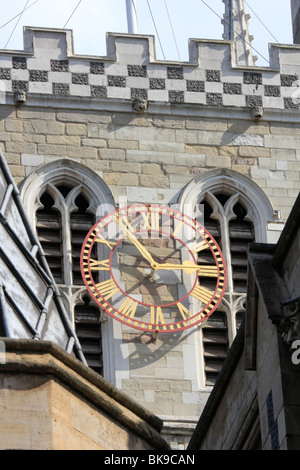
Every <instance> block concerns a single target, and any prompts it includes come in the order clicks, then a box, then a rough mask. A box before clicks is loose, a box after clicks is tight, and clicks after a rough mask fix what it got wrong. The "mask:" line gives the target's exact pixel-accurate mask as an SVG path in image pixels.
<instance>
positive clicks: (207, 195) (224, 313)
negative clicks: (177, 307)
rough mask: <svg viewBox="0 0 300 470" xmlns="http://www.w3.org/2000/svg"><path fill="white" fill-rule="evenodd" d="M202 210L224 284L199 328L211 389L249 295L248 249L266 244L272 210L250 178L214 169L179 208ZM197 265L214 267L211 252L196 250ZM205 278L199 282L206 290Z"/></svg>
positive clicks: (191, 187)
mask: <svg viewBox="0 0 300 470" xmlns="http://www.w3.org/2000/svg"><path fill="white" fill-rule="evenodd" d="M197 205H199V206H198V209H199V207H200V211H202V212H203V222H204V226H205V228H206V229H207V230H208V231H209V232H210V233H211V235H212V236H213V237H214V238H215V240H216V242H217V243H218V244H219V245H220V248H221V250H222V252H223V255H224V258H225V262H226V267H227V274H228V276H227V286H226V292H225V295H224V297H223V300H222V302H221V304H220V305H219V307H218V310H217V311H216V312H214V313H213V314H212V315H211V317H209V319H208V320H207V322H205V323H204V324H203V325H202V327H201V330H200V335H201V343H202V365H203V384H204V385H207V386H211V385H214V383H215V381H216V378H217V376H218V374H219V372H220V370H221V368H222V366H223V363H224V360H225V358H226V356H227V352H228V350H229V348H230V346H231V344H232V342H233V340H234V338H235V335H236V332H237V330H238V328H239V327H240V325H241V323H242V321H243V317H244V312H245V304H246V293H247V266H248V259H247V249H248V244H249V243H252V242H266V239H267V227H268V222H272V220H273V215H274V214H273V209H272V206H271V204H270V202H269V201H268V199H267V197H266V195H265V194H264V193H263V192H262V190H261V189H260V188H259V187H258V186H257V185H256V184H255V183H253V182H252V181H251V180H250V179H249V178H247V177H244V176H243V175H240V174H238V173H236V172H234V171H231V170H225V169H218V170H214V171H210V172H207V174H204V175H201V176H200V177H198V178H196V179H195V180H194V181H193V182H192V183H191V184H190V185H188V186H187V188H186V190H185V191H184V193H183V195H182V199H181V210H182V211H183V212H186V213H188V215H190V216H195V213H196V211H197ZM199 262H200V263H201V264H203V263H206V264H210V263H212V260H211V259H210V255H209V253H206V252H205V251H201V252H199ZM209 282H210V280H209V278H208V279H203V278H201V284H202V285H204V287H208V288H209V287H210V286H209Z"/></svg>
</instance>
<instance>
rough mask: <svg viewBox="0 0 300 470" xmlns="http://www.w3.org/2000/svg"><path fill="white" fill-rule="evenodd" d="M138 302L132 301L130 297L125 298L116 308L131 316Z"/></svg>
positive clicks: (133, 314)
mask: <svg viewBox="0 0 300 470" xmlns="http://www.w3.org/2000/svg"><path fill="white" fill-rule="evenodd" d="M137 306H138V303H137V302H135V301H133V300H132V299H129V298H127V299H125V300H124V302H123V303H122V305H121V307H120V308H119V309H118V311H119V312H120V313H122V314H123V315H125V316H126V317H130V318H133V317H134V316H135V313H136V309H137Z"/></svg>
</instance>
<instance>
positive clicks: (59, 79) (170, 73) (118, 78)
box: [0, 55, 300, 109]
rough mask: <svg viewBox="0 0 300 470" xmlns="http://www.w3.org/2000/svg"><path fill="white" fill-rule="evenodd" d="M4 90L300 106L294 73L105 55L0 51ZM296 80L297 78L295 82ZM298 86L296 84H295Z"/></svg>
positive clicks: (96, 96)
mask: <svg viewBox="0 0 300 470" xmlns="http://www.w3.org/2000/svg"><path fill="white" fill-rule="evenodd" d="M0 63H1V64H2V65H3V66H2V67H0V80H1V81H2V82H3V86H2V90H3V88H4V89H5V90H6V91H11V92H17V91H26V92H28V93H42V94H50V95H55V96H79V97H89V98H91V99H97V98H98V99H103V98H105V99H109V98H113V99H125V100H133V99H136V98H141V99H144V100H148V101H150V102H151V101H156V102H168V103H171V104H177V105H180V104H184V103H186V104H201V105H210V106H231V107H248V108H252V107H257V106H263V107H264V108H277V109H300V92H299V96H298V95H297V93H295V90H296V88H295V87H296V86H297V85H295V83H297V81H298V76H297V75H295V74H294V75H293V74H291V75H288V74H282V73H281V74H280V73H279V72H278V73H274V71H273V72H271V71H270V72H268V71H267V70H264V71H262V72H255V71H243V70H240V69H239V70H238V69H232V70H231V71H225V72H224V73H223V72H222V70H221V69H220V70H217V69H209V70H203V69H201V68H200V67H195V66H193V65H191V64H188V65H182V66H179V65H165V64H163V63H162V64H158V63H155V64H150V65H147V66H146V65H136V64H128V65H124V64H117V63H114V62H112V61H105V59H104V60H99V61H98V60H96V59H95V60H94V61H91V60H88V59H87V60H84V59H82V58H81V59H73V58H70V59H69V60H67V59H64V60H58V59H45V60H43V59H38V58H35V57H22V56H21V55H20V56H13V57H10V58H8V56H7V55H5V57H4V56H3V57H1V56H0ZM298 83H300V82H298ZM299 90H300V89H299Z"/></svg>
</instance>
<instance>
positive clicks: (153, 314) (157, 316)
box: [150, 307, 166, 329]
mask: <svg viewBox="0 0 300 470" xmlns="http://www.w3.org/2000/svg"><path fill="white" fill-rule="evenodd" d="M150 322H151V323H152V325H154V324H155V325H159V324H160V323H161V324H162V325H165V324H166V322H165V319H164V316H163V313H162V310H161V307H150ZM164 329H165V328H164Z"/></svg>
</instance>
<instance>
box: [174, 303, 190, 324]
mask: <svg viewBox="0 0 300 470" xmlns="http://www.w3.org/2000/svg"><path fill="white" fill-rule="evenodd" d="M177 307H178V309H179V312H180V313H181V316H182V318H183V319H184V320H186V319H187V316H188V317H189V318H191V317H192V316H193V315H192V313H191V312H190V311H189V310H188V309H187V308H186V307H185V306H184V305H183V304H182V303H181V302H178V304H177Z"/></svg>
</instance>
